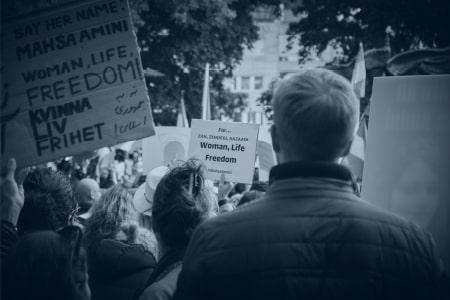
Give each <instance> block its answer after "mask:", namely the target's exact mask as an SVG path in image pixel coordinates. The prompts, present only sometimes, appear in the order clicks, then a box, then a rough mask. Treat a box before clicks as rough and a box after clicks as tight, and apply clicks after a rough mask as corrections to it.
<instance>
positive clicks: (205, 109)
mask: <svg viewBox="0 0 450 300" xmlns="http://www.w3.org/2000/svg"><path fill="white" fill-rule="evenodd" d="M202 120H211V102H210V99H209V63H206V66H205V79H204V82H203V97H202Z"/></svg>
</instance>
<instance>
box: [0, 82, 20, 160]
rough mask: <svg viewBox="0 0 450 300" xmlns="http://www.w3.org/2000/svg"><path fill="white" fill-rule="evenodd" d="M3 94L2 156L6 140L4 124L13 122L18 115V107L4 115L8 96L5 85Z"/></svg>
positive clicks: (1, 115)
mask: <svg viewBox="0 0 450 300" xmlns="http://www.w3.org/2000/svg"><path fill="white" fill-rule="evenodd" d="M3 87H4V91H5V94H4V96H3V97H2V100H1V103H0V110H1V111H2V113H1V114H0V120H1V134H0V140H1V153H2V154H3V153H4V151H5V138H6V123H8V122H9V121H11V120H14V118H15V117H16V116H17V115H18V114H19V112H20V108H19V107H18V108H17V109H16V110H13V111H12V112H10V113H5V114H4V111H5V109H6V107H7V106H8V100H9V94H8V84H7V83H5V84H4V85H3Z"/></svg>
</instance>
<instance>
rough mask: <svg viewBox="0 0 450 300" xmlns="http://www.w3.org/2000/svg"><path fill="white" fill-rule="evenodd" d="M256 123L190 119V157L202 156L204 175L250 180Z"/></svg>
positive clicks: (256, 129)
mask: <svg viewBox="0 0 450 300" xmlns="http://www.w3.org/2000/svg"><path fill="white" fill-rule="evenodd" d="M258 129H259V125H257V124H245V123H232V122H218V121H203V120H192V124H191V138H190V142H189V157H195V158H198V159H201V160H202V161H203V162H204V163H205V165H206V167H207V169H208V173H207V177H208V178H209V179H212V180H220V176H221V174H224V175H225V178H226V180H227V181H234V182H241V183H252V179H253V173H254V167H255V153H256V140H257V138H258Z"/></svg>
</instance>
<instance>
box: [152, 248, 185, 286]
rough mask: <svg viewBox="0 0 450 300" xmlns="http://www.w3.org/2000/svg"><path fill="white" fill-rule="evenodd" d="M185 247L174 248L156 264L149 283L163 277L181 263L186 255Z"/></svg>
mask: <svg viewBox="0 0 450 300" xmlns="http://www.w3.org/2000/svg"><path fill="white" fill-rule="evenodd" d="M185 251H186V249H185V248H183V249H174V250H171V251H169V252H167V253H166V254H165V255H164V256H163V257H162V258H161V259H160V260H159V262H158V263H157V264H156V267H155V269H154V270H153V273H152V275H151V276H150V278H149V284H151V283H153V282H156V281H158V280H160V279H161V278H163V277H164V276H165V275H166V274H167V273H169V272H170V271H171V270H173V269H174V268H176V267H177V266H178V265H180V264H181V262H182V260H183V256H184V252H185Z"/></svg>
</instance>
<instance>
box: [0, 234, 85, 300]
mask: <svg viewBox="0 0 450 300" xmlns="http://www.w3.org/2000/svg"><path fill="white" fill-rule="evenodd" d="M81 234H82V233H81V229H80V228H78V227H76V226H70V227H66V228H64V229H62V230H60V231H59V232H58V233H57V232H54V231H37V232H33V233H29V234H25V235H24V236H22V237H21V238H20V239H19V240H18V241H17V243H16V244H15V245H14V246H13V248H12V249H11V251H10V253H9V255H8V257H7V259H6V261H5V264H6V266H5V273H4V274H3V275H4V278H3V286H2V299H5V300H8V299H14V300H30V299H46V300H60V299H67V300H89V299H90V298H91V294H90V289H89V285H88V283H87V281H88V274H87V266H86V255H85V252H84V250H83V249H82V248H80V239H81Z"/></svg>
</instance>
